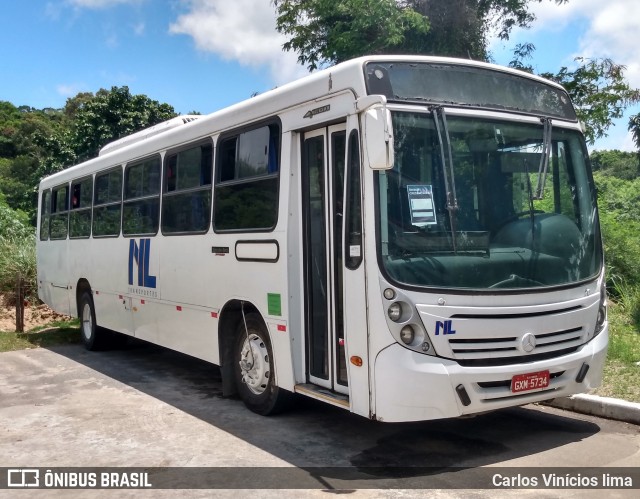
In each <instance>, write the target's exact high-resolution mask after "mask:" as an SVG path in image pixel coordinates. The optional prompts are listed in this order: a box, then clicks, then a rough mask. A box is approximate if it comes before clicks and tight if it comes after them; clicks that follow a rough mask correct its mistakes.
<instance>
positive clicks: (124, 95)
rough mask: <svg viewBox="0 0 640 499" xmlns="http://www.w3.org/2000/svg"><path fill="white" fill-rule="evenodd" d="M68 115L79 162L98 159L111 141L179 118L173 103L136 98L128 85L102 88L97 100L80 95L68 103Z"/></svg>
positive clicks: (94, 97)
mask: <svg viewBox="0 0 640 499" xmlns="http://www.w3.org/2000/svg"><path fill="white" fill-rule="evenodd" d="M65 113H66V114H67V115H68V116H71V117H72V118H73V119H72V125H71V134H70V135H71V136H70V140H71V146H72V148H73V150H74V152H75V155H76V158H77V160H78V161H84V160H87V159H90V158H93V157H95V156H97V155H98V151H99V150H100V148H101V147H102V146H104V145H105V144H107V143H108V142H111V141H113V140H116V139H118V138H120V137H124V136H125V135H129V134H131V133H133V132H136V131H138V130H142V129H143V128H146V127H149V126H152V125H155V124H157V123H160V122H162V121H165V120H168V119H171V118H173V117H175V116H177V114H176V112H175V111H174V109H173V107H172V106H170V105H169V104H161V103H160V102H158V101H155V100H152V99H150V98H149V97H147V96H146V95H141V94H140V95H132V94H131V92H130V91H129V87H126V86H123V87H111V90H105V89H100V90H98V92H96V94H95V96H93V98H91V96H90V95H87V94H81V95H78V96H76V97H75V98H73V99H69V101H67V107H65Z"/></svg>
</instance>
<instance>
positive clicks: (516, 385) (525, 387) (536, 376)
mask: <svg viewBox="0 0 640 499" xmlns="http://www.w3.org/2000/svg"><path fill="white" fill-rule="evenodd" d="M548 386H549V371H538V372H535V373H527V374H518V375H516V376H514V377H513V378H511V392H512V393H518V392H526V391H529V390H538V389H541V388H547V387H548Z"/></svg>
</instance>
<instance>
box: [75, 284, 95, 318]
mask: <svg viewBox="0 0 640 499" xmlns="http://www.w3.org/2000/svg"><path fill="white" fill-rule="evenodd" d="M85 292H87V293H89V295H91V297H92V299H93V292H92V291H91V284H89V281H88V280H86V279H85V278H81V279H78V283H77V284H76V316H77V317H80V297H81V296H82V295H83V293H85Z"/></svg>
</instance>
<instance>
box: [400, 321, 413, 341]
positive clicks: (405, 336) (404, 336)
mask: <svg viewBox="0 0 640 499" xmlns="http://www.w3.org/2000/svg"><path fill="white" fill-rule="evenodd" d="M415 337H416V332H415V331H414V330H413V328H412V327H411V326H409V325H406V326H404V327H403V328H402V329H401V330H400V339H401V340H402V341H403V342H404V344H405V345H410V344H411V343H413V339H414V338H415Z"/></svg>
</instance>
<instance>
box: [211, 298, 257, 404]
mask: <svg viewBox="0 0 640 499" xmlns="http://www.w3.org/2000/svg"><path fill="white" fill-rule="evenodd" d="M243 304H244V313H245V315H247V314H251V313H256V314H258V315H259V316H260V318H261V319H262V322H263V323H264V324H265V330H266V331H267V334H268V331H269V329H268V328H267V327H266V323H265V322H264V318H263V317H262V314H261V313H260V311H259V310H258V308H257V307H256V306H255V305H254V304H253V303H251V302H248V301H243V300H237V299H234V300H229V301H228V302H227V303H225V305H224V307H222V309H221V310H220V319H219V323H218V349H219V350H218V351H219V352H220V373H221V375H222V395H223V396H224V397H228V396H231V395H235V394H236V393H237V392H238V390H237V388H236V383H235V378H234V373H233V348H234V345H235V341H236V332H237V330H238V325H239V324H240V323H241V322H242V308H243Z"/></svg>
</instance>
